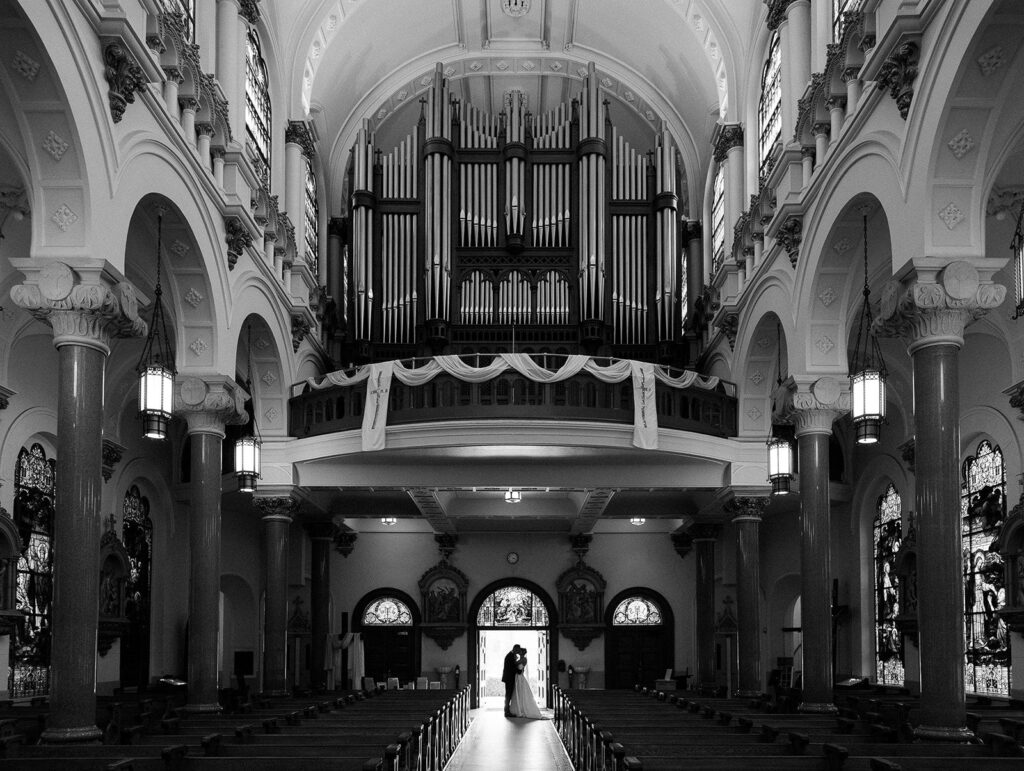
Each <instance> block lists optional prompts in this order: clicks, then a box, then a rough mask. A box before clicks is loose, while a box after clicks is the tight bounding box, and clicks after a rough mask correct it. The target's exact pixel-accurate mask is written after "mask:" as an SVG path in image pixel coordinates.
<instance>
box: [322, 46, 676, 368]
mask: <svg viewBox="0 0 1024 771" xmlns="http://www.w3.org/2000/svg"><path fill="white" fill-rule="evenodd" d="M421 105H422V108H421V114H420V119H419V122H418V124H417V125H416V126H415V127H411V130H410V133H409V134H408V136H407V137H406V138H405V139H404V140H402V141H400V142H399V143H398V144H397V146H395V147H393V148H391V149H387V148H379V147H377V146H376V145H375V143H374V132H373V131H372V129H371V125H370V121H369V120H366V121H364V123H363V126H362V128H361V129H360V130H359V132H358V135H357V138H356V142H355V146H354V147H353V148H352V155H351V159H350V164H349V177H348V190H349V191H351V195H350V206H349V209H348V211H347V212H346V214H347V223H346V227H345V228H344V232H345V240H346V246H347V252H346V261H345V264H344V265H343V266H342V269H343V270H344V273H345V276H344V279H343V284H344V286H345V287H346V292H345V294H346V298H345V302H344V305H345V307H344V309H343V310H342V312H341V313H342V316H343V318H344V319H345V327H346V329H345V334H344V347H343V350H342V352H341V355H342V358H343V359H347V360H348V361H367V360H385V359H397V358H406V357H410V356H422V355H431V354H434V355H436V354H441V353H454V354H466V353H496V352H500V351H510V350H513V349H514V350H516V351H520V352H533V353H545V352H548V353H562V354H573V353H588V354H591V355H610V356H618V357H622V358H632V359H639V360H647V361H655V360H657V361H662V362H664V363H677V364H681V363H685V362H684V361H683V356H684V355H683V353H682V351H683V350H684V347H683V345H682V342H683V322H684V319H685V316H686V310H687V309H686V307H685V305H686V286H685V282H686V269H685V263H684V260H685V256H684V255H685V249H684V247H685V243H684V242H685V238H686V232H685V222H686V220H685V217H686V214H687V213H686V212H685V211H681V210H680V208H681V207H680V203H679V202H680V200H683V201H686V200H688V198H687V196H686V190H685V175H684V173H683V172H682V167H681V164H680V160H679V154H678V152H677V150H676V147H675V145H674V144H673V141H672V139H671V137H670V135H669V133H668V132H667V131H652V133H651V141H650V146H649V147H643V148H638V147H634V146H632V144H631V143H630V142H629V141H627V139H626V137H625V136H624V135H623V134H622V133H620V131H619V130H617V128H616V126H615V125H614V124H613V123H612V120H611V116H610V115H609V112H608V108H607V102H606V101H605V100H604V99H603V98H602V94H601V92H600V88H599V85H598V79H597V75H596V71H595V68H594V66H593V65H590V67H589V68H588V74H587V75H586V76H585V77H584V78H583V81H582V92H581V94H580V95H579V97H578V98H577V99H574V100H573V101H572V103H571V104H562V105H560V106H558V107H557V108H555V109H553V110H551V111H549V112H547V113H545V114H542V115H532V114H531V113H530V112H528V111H527V110H526V107H525V98H524V96H523V94H522V93H521V92H519V91H517V90H511V91H510V92H509V93H508V94H507V95H506V100H505V109H504V110H503V111H502V112H501V113H500V114H499V115H491V114H487V113H484V112H482V111H481V110H479V109H477V108H476V107H474V106H473V105H471V104H468V103H461V102H459V101H458V100H455V99H453V98H452V97H451V95H450V93H449V86H448V83H447V81H446V79H445V78H444V75H443V72H442V70H441V67H440V65H438V67H437V68H436V69H435V72H434V76H433V82H432V84H431V86H430V88H429V89H428V92H427V94H426V96H425V98H424V99H423V100H422V101H421Z"/></svg>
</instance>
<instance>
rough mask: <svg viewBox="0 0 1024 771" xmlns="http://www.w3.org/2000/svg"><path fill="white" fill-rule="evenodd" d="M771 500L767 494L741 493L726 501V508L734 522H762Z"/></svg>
mask: <svg viewBox="0 0 1024 771" xmlns="http://www.w3.org/2000/svg"><path fill="white" fill-rule="evenodd" d="M769 500H770V499H769V497H768V496H767V495H740V496H737V497H735V498H733V499H732V500H731V501H729V502H728V503H726V504H725V510H726V511H727V512H728V513H730V514H732V515H733V517H732V521H733V522H760V521H761V518H762V517H763V516H764V510H765V509H766V508H768V501H769Z"/></svg>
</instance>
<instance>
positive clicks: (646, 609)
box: [612, 596, 662, 626]
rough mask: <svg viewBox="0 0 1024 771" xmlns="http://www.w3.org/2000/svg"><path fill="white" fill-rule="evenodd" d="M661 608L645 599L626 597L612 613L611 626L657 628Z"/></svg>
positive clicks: (659, 621) (659, 622)
mask: <svg viewBox="0 0 1024 771" xmlns="http://www.w3.org/2000/svg"><path fill="white" fill-rule="evenodd" d="M661 618H662V616H661V608H659V607H658V605H657V604H656V603H655V602H653V601H651V600H649V599H648V598H646V597H639V596H637V597H627V598H626V599H624V600H623V601H622V602H620V603H619V604H618V605H616V606H615V610H614V611H613V612H612V626H658V625H659V624H661Z"/></svg>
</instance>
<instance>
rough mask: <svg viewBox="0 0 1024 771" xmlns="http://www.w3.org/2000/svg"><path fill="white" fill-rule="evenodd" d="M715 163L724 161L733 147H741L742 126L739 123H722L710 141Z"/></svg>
mask: <svg viewBox="0 0 1024 771" xmlns="http://www.w3.org/2000/svg"><path fill="white" fill-rule="evenodd" d="M712 146H713V147H714V158H715V163H721V162H722V161H724V160H725V158H726V156H727V155H728V154H729V151H730V150H732V149H733V148H734V147H740V148H742V147H743V126H742V125H741V124H739V123H723V124H721V126H720V128H719V129H717V136H715V138H714V139H713V140H712Z"/></svg>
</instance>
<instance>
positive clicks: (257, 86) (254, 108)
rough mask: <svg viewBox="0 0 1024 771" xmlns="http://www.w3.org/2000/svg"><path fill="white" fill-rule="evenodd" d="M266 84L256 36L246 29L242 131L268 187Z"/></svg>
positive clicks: (268, 121) (261, 52)
mask: <svg viewBox="0 0 1024 771" xmlns="http://www.w3.org/2000/svg"><path fill="white" fill-rule="evenodd" d="M270 126H271V110H270V84H269V79H268V77H267V63H266V62H265V61H263V50H262V48H261V47H260V36H259V35H258V34H257V33H256V30H255V29H250V30H249V34H248V36H247V37H246V45H245V133H246V136H247V137H248V144H249V147H250V148H251V150H252V153H251V155H252V159H253V162H254V164H255V166H256V174H257V176H258V177H259V178H260V179H261V180H263V183H264V184H265V185H266V186H267V188H268V189H269V188H270Z"/></svg>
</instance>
